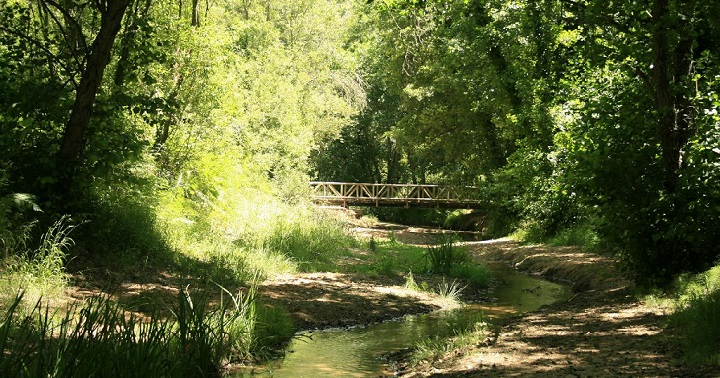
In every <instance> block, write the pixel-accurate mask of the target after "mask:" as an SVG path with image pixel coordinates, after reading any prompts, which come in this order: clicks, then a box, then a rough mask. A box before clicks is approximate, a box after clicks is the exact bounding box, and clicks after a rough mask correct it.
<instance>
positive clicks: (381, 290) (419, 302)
mask: <svg viewBox="0 0 720 378" xmlns="http://www.w3.org/2000/svg"><path fill="white" fill-rule="evenodd" d="M402 284H403V281H402V279H393V278H387V277H377V278H370V277H362V276H357V275H348V274H339V273H306V274H294V275H287V276H281V277H277V278H275V279H273V280H270V281H267V282H265V283H263V285H262V286H261V288H260V292H261V293H262V296H263V299H264V300H265V302H268V303H271V304H276V305H277V304H279V305H282V306H283V307H284V308H285V309H286V310H287V311H288V312H289V313H290V315H291V316H292V317H293V320H294V321H295V324H296V326H297V327H298V328H299V329H300V330H312V329H325V328H342V327H349V326H356V325H366V324H372V323H378V322H381V321H385V320H390V319H395V318H399V317H402V316H404V315H408V314H421V313H427V312H431V311H436V310H440V309H442V308H449V307H451V306H454V305H456V304H455V303H452V302H449V301H447V300H444V299H442V298H439V297H438V296H436V295H432V294H430V293H425V292H417V291H413V290H408V289H406V288H404V287H403V286H402Z"/></svg>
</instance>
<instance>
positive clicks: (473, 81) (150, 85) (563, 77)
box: [0, 0, 720, 373]
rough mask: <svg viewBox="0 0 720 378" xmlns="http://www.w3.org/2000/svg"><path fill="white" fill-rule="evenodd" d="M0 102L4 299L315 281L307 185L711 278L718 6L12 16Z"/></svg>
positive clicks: (373, 0) (442, 6)
mask: <svg viewBox="0 0 720 378" xmlns="http://www.w3.org/2000/svg"><path fill="white" fill-rule="evenodd" d="M0 88H2V89H1V90H0V249H2V251H3V259H4V260H3V261H4V263H3V268H2V270H3V276H4V277H5V278H3V285H4V287H10V288H12V290H10V291H9V292H12V291H13V290H16V289H17V288H18V287H20V288H25V289H27V287H29V286H38V285H40V286H42V285H41V282H44V285H45V286H44V287H45V289H41V290H40V292H41V294H42V295H49V294H48V288H52V287H56V288H57V287H64V285H67V283H68V280H69V278H68V275H67V274H66V273H65V272H66V269H70V271H73V269H75V270H78V269H80V270H81V269H82V268H83V267H85V264H90V263H89V262H90V261H94V262H93V263H92V264H101V263H99V262H98V261H100V260H103V259H105V260H106V261H114V262H117V264H120V263H119V262H122V264H124V265H123V266H126V267H127V266H132V267H133V268H129V269H130V270H133V269H139V268H138V267H140V266H141V265H142V264H143V262H144V264H145V265H144V266H147V265H148V264H149V265H151V266H168V265H173V266H176V267H179V268H178V269H179V271H182V272H184V273H183V274H186V275H188V276H193V275H195V276H203V277H209V278H211V279H212V280H213V282H217V283H220V284H222V285H229V286H232V285H240V286H242V285H246V284H250V283H253V282H256V281H257V280H262V279H263V278H266V277H268V276H271V275H272V274H275V273H277V272H292V271H322V270H323V267H325V266H326V264H328V263H329V262H328V261H326V260H323V259H320V258H318V259H316V260H313V259H314V258H315V257H310V256H318V255H322V254H323V253H324V252H322V253H320V252H318V251H326V250H333V251H335V250H344V249H347V248H348V246H349V245H351V244H352V243H354V242H353V241H352V240H350V239H349V237H347V235H344V234H343V232H342V226H339V225H336V224H335V223H334V221H332V220H328V219H326V218H324V217H322V216H320V215H318V214H316V213H315V211H314V210H313V209H312V208H311V206H310V204H309V202H308V200H307V197H308V191H309V188H308V182H309V181H311V180H327V181H348V182H370V183H433V184H449V185H463V186H472V187H475V188H477V193H476V195H477V196H478V197H479V198H481V199H482V201H483V206H482V207H483V208H482V210H481V211H479V212H478V214H480V215H481V216H482V217H484V219H486V222H485V224H484V227H485V230H484V231H485V233H486V235H487V236H489V237H501V236H506V235H508V234H511V233H515V234H516V235H521V237H523V238H524V239H525V240H527V241H543V240H548V239H550V238H564V239H565V240H566V241H568V242H570V243H575V244H582V245H583V246H584V247H587V248H593V249H595V250H601V251H603V253H608V254H611V255H612V256H613V258H615V259H616V261H617V262H618V263H619V264H620V266H622V267H623V269H624V272H625V273H626V274H627V275H628V276H629V277H631V278H632V279H634V280H635V281H636V282H637V283H639V284H642V285H647V286H657V287H668V286H669V285H671V284H672V283H673V280H674V279H676V278H677V277H678V276H680V275H682V274H687V273H699V272H702V271H705V270H707V269H710V268H711V267H712V266H713V265H715V264H717V263H718V259H719V258H720V243H719V242H720V228H718V226H717V225H718V224H720V113H719V111H720V2H714V1H696V0H635V1H597V0H482V1H481V0H457V1H447V0H367V1H366V0H363V1H360V0H293V1H283V0H216V1H209V0H205V1H201V0H190V1H167V0H92V1H85V0H0ZM308 240H313V242H308ZM33 264H35V265H33ZM107 264H108V266H107V267H106V268H105V269H106V270H109V271H112V270H113V264H116V263H107ZM133 264H135V265H133ZM138 264H140V265H138ZM38 266H40V267H38ZM43 267H44V268H43ZM18 277H22V279H19V278H18ZM43 280H46V281H43ZM47 280H50V281H47ZM53 280H54V281H53ZM57 280H59V281H57ZM48 282H49V283H48ZM10 299H11V298H10ZM4 301H5V302H8V298H5V299H4ZM10 302H12V301H10ZM3 324H5V323H3ZM0 328H2V327H0ZM3 329H4V328H3ZM267 332H268V333H272V332H278V331H277V330H267ZM248 343H249V344H252V342H249V341H248ZM249 344H248V345H249ZM246 349H247V350H249V349H252V348H250V347H249V346H248V348H246ZM1 360H2V359H1V358H0V366H5V365H2V361H1ZM176 373H177V372H176Z"/></svg>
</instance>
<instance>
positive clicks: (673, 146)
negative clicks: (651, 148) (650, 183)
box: [652, 0, 692, 193]
mask: <svg viewBox="0 0 720 378" xmlns="http://www.w3.org/2000/svg"><path fill="white" fill-rule="evenodd" d="M652 18H653V22H652V28H653V30H652V59H653V68H652V87H653V91H654V93H653V95H654V97H655V105H656V109H657V113H658V131H657V132H658V136H659V138H660V147H661V150H662V162H663V165H664V167H665V182H664V186H665V189H666V190H667V191H668V192H669V193H673V192H675V191H676V190H677V185H678V178H679V172H678V171H679V169H680V168H681V167H682V165H683V156H682V155H683V154H682V151H683V147H685V145H686V144H687V141H688V139H689V137H690V131H691V118H692V117H691V114H690V113H689V112H690V107H689V100H688V99H687V96H686V95H685V94H684V93H683V91H682V90H681V88H680V86H681V83H680V81H682V80H683V76H684V75H686V74H687V72H683V70H684V69H685V68H687V69H688V70H689V69H691V66H690V64H691V63H690V54H691V53H692V39H691V38H690V36H689V35H686V34H685V33H686V31H685V30H683V28H681V27H679V25H678V24H677V23H675V22H673V21H672V19H671V18H672V15H671V14H670V8H669V0H654V1H653V7H652ZM678 22H681V21H678ZM671 32H676V33H678V34H679V35H680V41H679V43H677V45H675V46H673V48H674V49H675V50H674V51H671V45H670V43H671V42H670V35H671Z"/></svg>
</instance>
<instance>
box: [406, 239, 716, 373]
mask: <svg viewBox="0 0 720 378" xmlns="http://www.w3.org/2000/svg"><path fill="white" fill-rule="evenodd" d="M468 245H470V248H471V251H472V253H473V254H474V255H475V256H476V257H478V258H482V259H486V260H496V261H502V262H505V263H508V264H512V265H514V266H515V267H516V268H517V269H520V270H523V271H527V272H530V273H535V274H540V275H543V276H546V277H548V278H553V279H562V280H568V281H570V282H572V283H573V289H574V292H575V293H576V294H575V295H574V297H573V298H572V299H571V300H569V301H568V302H563V303H557V304H554V305H551V306H548V307H544V308H542V309H540V310H538V311H535V312H532V313H529V314H525V315H524V316H522V317H518V318H513V319H509V320H506V321H504V322H503V323H501V324H500V325H499V329H498V331H497V333H496V335H495V337H493V338H491V340H490V341H489V342H488V343H487V344H486V345H479V346H477V347H476V348H474V349H473V350H471V351H470V352H469V353H466V354H464V355H459V354H457V353H455V354H451V355H449V356H447V357H446V358H445V359H444V360H442V361H440V362H438V363H435V365H430V364H427V363H426V364H424V365H420V366H419V367H416V368H414V370H412V371H409V372H406V373H405V376H408V377H419V376H433V377H445V376H448V377H449V376H492V377H497V376H506V377H507V376H514V377H526V376H532V377H688V376H720V375H719V374H718V373H714V372H711V371H697V370H692V369H690V368H689V367H686V366H683V365H682V364H680V363H679V362H677V361H678V359H677V357H678V356H679V351H678V350H676V349H675V347H674V346H673V344H672V343H671V340H670V338H671V335H669V334H668V333H667V332H666V331H665V330H663V328H662V325H663V324H664V322H665V317H664V315H665V314H664V309H662V308H651V307H648V306H645V305H644V304H642V303H640V302H638V301H637V300H636V299H635V297H634V296H633V295H632V288H631V283H630V282H628V281H626V280H624V279H622V278H621V275H620V274H619V273H618V272H617V270H616V269H615V267H614V266H613V264H612V261H611V260H610V259H608V258H605V257H601V256H598V255H594V254H590V253H583V252H580V251H578V250H577V249H573V248H548V247H540V246H534V247H526V246H521V245H519V244H518V243H515V242H512V241H509V240H501V241H495V242H479V243H468Z"/></svg>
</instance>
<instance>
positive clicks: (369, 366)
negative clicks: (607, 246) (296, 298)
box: [236, 264, 571, 377]
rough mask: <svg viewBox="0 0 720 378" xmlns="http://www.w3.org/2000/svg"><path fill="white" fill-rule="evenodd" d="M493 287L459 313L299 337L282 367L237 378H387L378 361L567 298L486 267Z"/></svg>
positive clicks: (561, 291) (548, 286)
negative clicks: (422, 342)
mask: <svg viewBox="0 0 720 378" xmlns="http://www.w3.org/2000/svg"><path fill="white" fill-rule="evenodd" d="M488 267H489V268H490V269H491V271H492V274H493V277H495V279H496V281H495V283H494V284H493V287H492V288H491V289H489V290H488V298H489V301H488V302H485V303H478V304H468V305H466V306H464V307H463V308H461V309H459V310H454V311H444V312H436V313H432V314H425V315H417V316H408V317H405V318H403V319H400V320H397V321H392V322H386V323H382V324H377V325H372V326H368V327H362V328H355V329H350V330H328V331H322V332H315V333H312V334H303V335H301V336H300V338H299V339H297V340H294V341H293V342H292V343H291V344H290V346H289V347H288V350H287V355H286V357H285V359H284V360H283V361H281V362H280V363H278V364H276V366H274V367H270V368H263V369H259V370H256V371H255V372H243V373H240V375H236V376H237V377H251V376H272V377H321V376H325V377H378V376H391V375H392V372H391V371H389V370H388V367H389V366H388V364H389V362H388V361H387V360H386V359H383V357H382V356H387V355H389V354H392V353H393V352H396V351H401V350H403V349H407V348H409V347H411V346H412V345H413V344H414V343H416V342H418V341H420V340H423V339H428V338H432V337H436V336H440V337H442V336H448V335H452V334H454V333H456V332H457V331H458V330H462V329H466V328H467V327H468V326H471V325H473V324H475V323H476V322H478V321H481V320H483V319H485V320H487V321H490V322H492V320H493V319H497V318H500V317H506V316H513V315H518V314H521V313H523V312H528V311H533V310H535V309H538V308H539V307H541V306H543V305H547V304H550V303H554V302H557V301H563V300H567V299H568V298H570V295H571V293H570V289H569V287H567V286H564V285H560V284H557V283H553V282H549V281H546V280H543V279H540V278H537V277H532V276H528V275H526V274H522V273H519V272H516V271H515V270H513V269H511V268H508V267H506V266H502V265H493V264H491V265H488Z"/></svg>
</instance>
